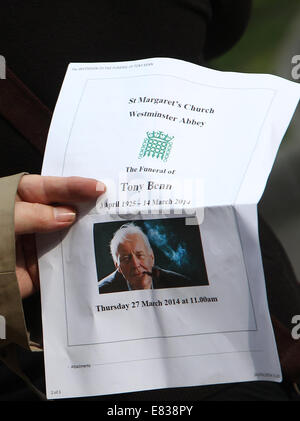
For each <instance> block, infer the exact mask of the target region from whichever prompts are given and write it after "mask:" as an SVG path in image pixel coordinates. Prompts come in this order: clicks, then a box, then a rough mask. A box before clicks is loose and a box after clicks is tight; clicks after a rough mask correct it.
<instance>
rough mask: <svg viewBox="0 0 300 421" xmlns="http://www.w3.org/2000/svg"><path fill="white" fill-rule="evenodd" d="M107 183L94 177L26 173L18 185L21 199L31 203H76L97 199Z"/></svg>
mask: <svg viewBox="0 0 300 421" xmlns="http://www.w3.org/2000/svg"><path fill="white" fill-rule="evenodd" d="M104 192H105V185H104V184H103V183H102V182H101V181H98V180H95V179H93V178H84V177H52V176H40V175H30V174H28V175H24V176H23V177H22V178H21V180H20V183H19V186H18V195H19V197H20V199H21V200H23V201H25V202H31V203H42V204H50V203H59V202H60V203H76V202H86V201H90V200H93V199H97V198H98V197H99V196H100V195H101V194H102V193H104Z"/></svg>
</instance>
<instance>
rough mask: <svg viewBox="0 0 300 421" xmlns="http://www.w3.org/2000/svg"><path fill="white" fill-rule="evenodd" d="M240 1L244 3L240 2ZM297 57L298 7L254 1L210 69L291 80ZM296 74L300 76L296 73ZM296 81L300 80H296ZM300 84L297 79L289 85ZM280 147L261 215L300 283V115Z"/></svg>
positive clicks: (295, 2)
mask: <svg viewBox="0 0 300 421" xmlns="http://www.w3.org/2000/svg"><path fill="white" fill-rule="evenodd" d="M241 1H243V0H241ZM295 55H300V1H299V0H286V1H282V0H253V8H252V16H251V19H250V22H249V25H248V28H247V29H246V31H245V33H244V35H243V37H242V38H241V40H240V41H239V42H238V43H237V44H236V45H235V46H234V47H233V48H232V49H231V50H230V51H229V52H227V53H226V54H225V55H223V56H222V57H220V58H218V59H216V60H214V61H212V62H211V63H209V66H210V67H212V68H214V69H217V70H223V71H234V72H246V73H270V74H274V75H277V76H281V77H284V78H286V79H289V80H293V78H292V68H293V67H294V66H295V64H292V57H293V56H295ZM298 73H300V72H298ZM299 76H300V74H299ZM293 81H294V82H300V79H298V80H293ZM299 108H300V107H299V106H298V108H297V110H296V112H295V114H294V117H293V119H292V121H291V124H290V126H289V128H288V130H287V133H286V135H285V137H284V139H283V142H282V144H281V146H280V149H279V152H278V155H277V158H276V161H275V163H274V166H273V169H272V172H271V175H270V177H269V180H268V183H267V186H266V190H265V193H264V195H263V197H262V199H261V201H260V203H259V210H260V212H261V214H262V215H263V216H264V218H265V219H266V220H267V221H268V223H269V224H270V225H271V226H272V228H273V230H274V231H275V233H276V234H277V236H278V237H279V238H280V240H281V242H282V244H283V245H284V247H285V249H286V251H287V254H288V256H289V258H290V260H291V263H292V265H293V267H294V270H295V273H296V276H297V278H298V280H300V251H299V249H300V110H299Z"/></svg>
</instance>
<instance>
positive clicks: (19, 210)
mask: <svg viewBox="0 0 300 421" xmlns="http://www.w3.org/2000/svg"><path fill="white" fill-rule="evenodd" d="M75 219H76V212H75V210H74V209H73V208H70V207H68V206H57V207H54V206H49V205H42V204H40V203H28V202H16V204H15V233H16V234H33V233H42V232H53V231H58V230H60V229H63V228H67V227H69V226H70V225H72V224H73V222H74V221H75Z"/></svg>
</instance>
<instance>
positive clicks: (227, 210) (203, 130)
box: [38, 58, 300, 399]
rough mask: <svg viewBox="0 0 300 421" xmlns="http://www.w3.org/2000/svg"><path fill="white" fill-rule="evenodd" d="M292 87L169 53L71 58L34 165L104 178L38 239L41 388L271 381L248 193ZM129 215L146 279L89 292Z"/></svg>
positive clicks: (99, 390) (262, 177)
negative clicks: (100, 191)
mask: <svg viewBox="0 0 300 421" xmlns="http://www.w3.org/2000/svg"><path fill="white" fill-rule="evenodd" d="M299 95H300V88H299V86H298V85H297V84H295V83H292V82H289V81H286V80H283V79H281V78H278V77H274V76H269V75H246V74H238V73H223V72H218V71H213V70H209V69H206V68H203V67H200V66H197V65H193V64H190V63H186V62H183V61H179V60H174V59H167V58H155V59H147V60H140V61H133V62H122V63H95V64H70V65H69V67H68V70H67V73H66V77H65V80H64V83H63V86H62V90H61V93H60V96H59V99H58V102H57V105H56V108H55V112H54V116H53V120H52V124H51V128H50V132H49V137H48V142H47V148H46V154H45V158H44V164H43V174H44V175H56V176H57V175H59V176H71V175H77V176H84V177H92V178H96V179H98V180H102V181H104V182H105V183H106V185H107V192H106V193H105V195H104V196H102V197H101V198H100V199H99V200H98V201H97V203H91V204H89V206H82V205H79V210H80V216H79V219H78V221H77V222H76V224H75V225H74V226H73V227H72V228H71V229H70V230H69V231H68V232H64V233H63V234H52V235H51V236H41V237H40V238H39V241H38V244H39V256H40V257H39V267H40V275H41V292H42V312H43V329H44V346H45V365H46V383H47V397H48V398H50V399H53V398H65V397H78V396H91V395H105V394H113V393H123V392H130V391H139V390H149V389H157V388H167V387H180V386H193V385H204V384H215V383H226V382H241V381H251V380H271V381H281V370H280V364H279V360H278V355H277V351H276V344H275V341H274V335H273V331H272V326H271V322H270V317H269V314H268V306H267V301H266V293H265V284H264V273H263V267H262V261H261V254H260V247H259V240H258V232H257V203H258V201H259V199H260V197H261V195H262V192H263V190H264V187H265V184H266V182H267V178H268V175H269V173H270V170H271V168H272V165H273V162H274V159H275V156H276V153H277V150H278V147H279V144H280V142H281V139H282V137H283V135H284V133H285V130H286V129H287V126H288V124H289V121H290V119H291V117H292V114H293V112H294V110H295V107H296V105H297V103H298V100H299ZM127 222H130V223H132V224H134V225H137V226H139V227H140V228H141V229H142V230H143V231H144V233H145V234H146V235H147V237H148V239H149V241H150V244H151V247H152V250H153V255H154V265H155V267H156V265H157V266H159V267H160V269H157V271H156V272H154V271H153V272H152V277H153V288H152V289H144V290H142V289H137V290H130V289H129V290H126V291H123V290H122V291H121V290H120V291H114V292H110V293H109V292H108V293H107V292H106V293H103V290H101V289H100V293H99V285H100V284H99V281H101V279H103V278H105V277H106V276H108V275H110V274H111V273H113V272H114V270H115V266H114V262H113V260H112V257H111V255H110V251H109V242H110V240H111V238H112V236H113V234H114V232H116V231H117V230H118V229H119V228H120V227H121V226H122V225H123V224H125V223H127ZM155 270H156V269H155ZM166 271H173V272H175V274H176V279H177V281H176V285H175V283H174V282H175V281H174V280H173V281H174V282H173V283H172V282H171V281H170V275H167V272H166ZM154 273H156V274H159V275H157V276H156V275H155V276H156V278H157V279H156V278H155V276H154ZM178 274H179V275H184V276H186V277H188V278H189V279H191V280H192V282H188V283H185V281H182V284H178V279H179V278H178V276H177V275H178ZM124 276H125V275H124ZM164 277H165V278H166V279H167V280H168V282H170V283H169V284H167V285H170V286H169V287H166V285H165V284H163V283H160V284H159V282H162V279H163V278H164ZM114 279H115V278H114ZM130 282H131V281H130V280H127V283H126V285H129V287H130V285H131V283H130ZM187 285H188V286H187ZM101 291H102V292H101Z"/></svg>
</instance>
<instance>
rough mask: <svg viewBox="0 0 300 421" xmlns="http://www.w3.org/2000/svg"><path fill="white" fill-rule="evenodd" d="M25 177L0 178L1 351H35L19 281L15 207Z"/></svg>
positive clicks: (19, 175) (20, 175)
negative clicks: (16, 348) (12, 346)
mask: <svg viewBox="0 0 300 421" xmlns="http://www.w3.org/2000/svg"><path fill="white" fill-rule="evenodd" d="M23 175H24V173H21V174H17V175H13V176H9V177H3V178H0V350H1V351H3V349H4V348H5V347H7V346H8V345H10V344H17V345H19V346H21V347H23V348H25V349H32V348H31V345H30V341H29V335H28V333H27V330H26V323H25V316H24V311H23V305H22V298H21V295H20V291H19V286H18V281H17V277H16V257H15V232H14V206H15V196H16V192H17V188H18V184H19V181H20V179H21V177H22V176H23Z"/></svg>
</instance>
